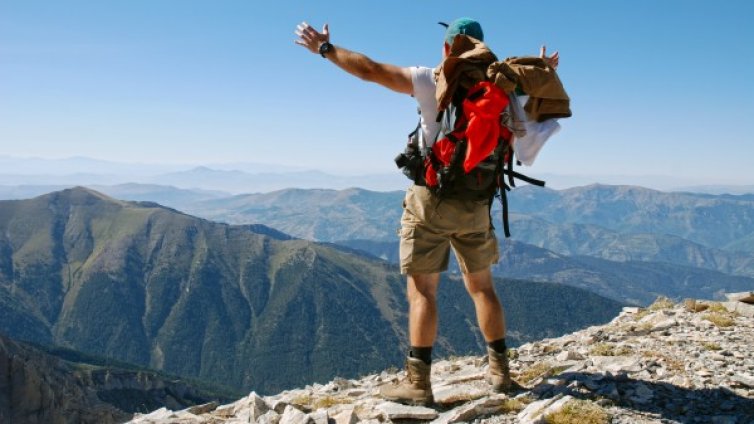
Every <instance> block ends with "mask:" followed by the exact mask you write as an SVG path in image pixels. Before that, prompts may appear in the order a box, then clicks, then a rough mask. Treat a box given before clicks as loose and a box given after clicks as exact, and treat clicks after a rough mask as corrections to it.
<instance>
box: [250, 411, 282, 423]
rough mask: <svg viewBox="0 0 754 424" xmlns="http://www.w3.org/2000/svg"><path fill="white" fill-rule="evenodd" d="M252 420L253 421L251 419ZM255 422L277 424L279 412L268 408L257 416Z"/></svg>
mask: <svg viewBox="0 0 754 424" xmlns="http://www.w3.org/2000/svg"><path fill="white" fill-rule="evenodd" d="M251 422H254V421H251ZM256 423H257V424H278V423H280V414H278V413H277V412H275V411H273V410H269V411H267V412H265V413H264V414H262V415H261V416H260V417H259V418H257V420H256Z"/></svg>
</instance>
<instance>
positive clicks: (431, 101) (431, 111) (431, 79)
mask: <svg viewBox="0 0 754 424" xmlns="http://www.w3.org/2000/svg"><path fill="white" fill-rule="evenodd" d="M411 83H412V84H413V86H414V92H413V96H414V98H415V99H416V101H417V102H418V103H419V110H420V111H421V125H422V130H424V140H426V142H427V145H428V146H431V145H432V144H434V142H435V137H437V133H438V132H439V131H440V123H439V122H436V120H437V99H436V98H435V89H436V87H437V84H436V83H435V71H434V69H432V68H426V67H423V66H414V67H412V68H411ZM421 147H424V146H421Z"/></svg>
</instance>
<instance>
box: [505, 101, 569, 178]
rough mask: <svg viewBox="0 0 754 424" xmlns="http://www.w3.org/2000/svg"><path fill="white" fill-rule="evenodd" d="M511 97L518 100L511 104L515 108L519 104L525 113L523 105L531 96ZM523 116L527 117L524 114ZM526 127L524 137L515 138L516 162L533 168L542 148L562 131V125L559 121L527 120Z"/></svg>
mask: <svg viewBox="0 0 754 424" xmlns="http://www.w3.org/2000/svg"><path fill="white" fill-rule="evenodd" d="M511 97H513V98H515V99H516V100H517V101H516V102H511V106H512V107H513V108H515V106H516V105H515V104H514V103H517V104H518V106H519V108H520V109H521V111H523V107H522V105H524V104H526V101H527V100H528V99H529V96H511ZM516 109H518V108H516ZM519 116H521V115H519ZM523 116H526V115H525V114H524V115H523ZM524 127H525V128H526V134H525V135H524V136H522V137H516V136H514V139H513V151H514V152H515V153H516V160H518V161H519V162H521V163H522V164H524V165H526V166H531V165H532V164H533V163H534V159H536V158H537V155H538V154H539V151H540V150H542V146H544V145H545V143H547V140H549V139H550V137H552V136H553V135H555V134H556V133H557V132H558V131H560V124H559V123H558V120H557V119H548V120H546V121H543V122H537V121H533V120H530V119H526V121H524Z"/></svg>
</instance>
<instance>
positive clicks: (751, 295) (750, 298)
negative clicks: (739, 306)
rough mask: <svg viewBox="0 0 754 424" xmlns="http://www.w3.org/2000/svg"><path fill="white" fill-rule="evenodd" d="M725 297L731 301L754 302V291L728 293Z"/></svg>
mask: <svg viewBox="0 0 754 424" xmlns="http://www.w3.org/2000/svg"><path fill="white" fill-rule="evenodd" d="M725 297H726V298H727V299H728V300H729V301H731V302H744V303H751V304H754V292H751V291H748V292H738V293H726V294H725Z"/></svg>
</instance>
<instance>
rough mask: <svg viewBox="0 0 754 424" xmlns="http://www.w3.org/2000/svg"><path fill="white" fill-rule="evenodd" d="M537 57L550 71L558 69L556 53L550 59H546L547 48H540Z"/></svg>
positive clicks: (558, 56) (557, 54)
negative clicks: (549, 67)
mask: <svg viewBox="0 0 754 424" xmlns="http://www.w3.org/2000/svg"><path fill="white" fill-rule="evenodd" d="M539 57H541V58H542V59H544V60H545V62H547V64H548V65H550V66H551V67H552V69H558V64H559V63H560V54H559V53H558V52H555V53H553V54H552V55H550V57H547V46H542V47H540V49H539Z"/></svg>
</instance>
